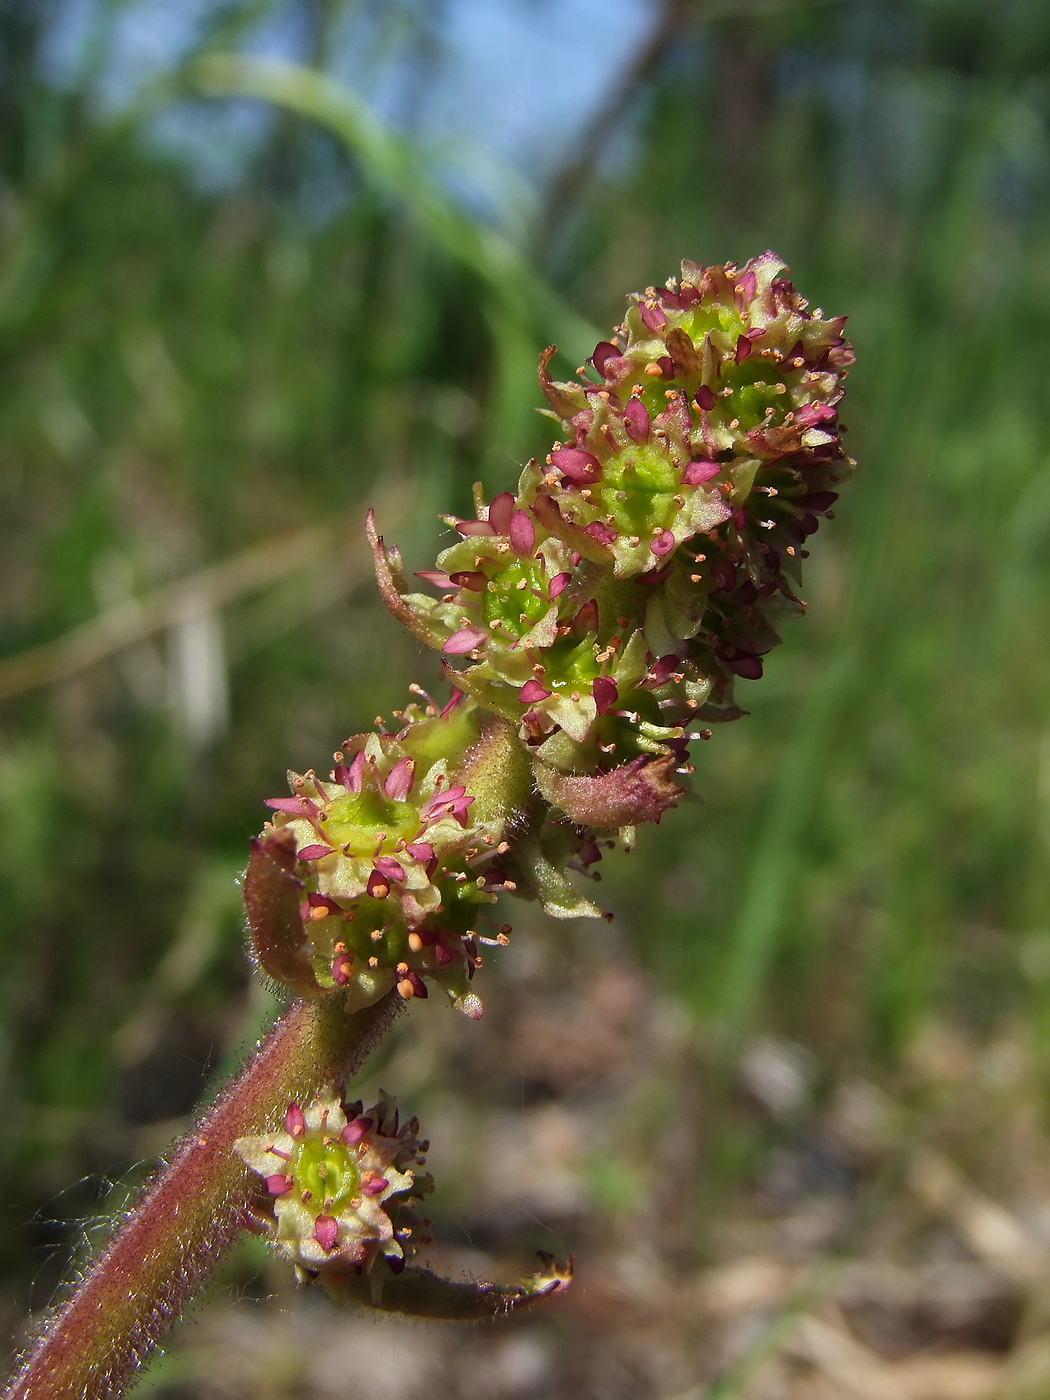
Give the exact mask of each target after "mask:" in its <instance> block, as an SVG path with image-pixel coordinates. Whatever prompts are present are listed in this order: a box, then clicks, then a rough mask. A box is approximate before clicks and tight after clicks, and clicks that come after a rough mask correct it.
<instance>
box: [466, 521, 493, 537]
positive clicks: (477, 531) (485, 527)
mask: <svg viewBox="0 0 1050 1400" xmlns="http://www.w3.org/2000/svg"><path fill="white" fill-rule="evenodd" d="M456 529H457V530H458V531H459V533H460V534H461V535H494V534H495V533H496V531H495V529H494V528H493V527H492V526H491V525H490V524H489V522H488V521H487V520H457V521H456Z"/></svg>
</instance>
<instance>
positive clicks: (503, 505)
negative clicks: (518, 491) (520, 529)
mask: <svg viewBox="0 0 1050 1400" xmlns="http://www.w3.org/2000/svg"><path fill="white" fill-rule="evenodd" d="M513 512H514V497H513V495H512V494H511V492H509V491H501V492H500V493H499V495H498V496H493V498H492V504H491V505H490V506H489V524H490V525H491V526H493V528H494V529H495V531H496V534H497V535H505V534H506V533H507V527H508V526H509V525H510V517H511V515H512V514H513Z"/></svg>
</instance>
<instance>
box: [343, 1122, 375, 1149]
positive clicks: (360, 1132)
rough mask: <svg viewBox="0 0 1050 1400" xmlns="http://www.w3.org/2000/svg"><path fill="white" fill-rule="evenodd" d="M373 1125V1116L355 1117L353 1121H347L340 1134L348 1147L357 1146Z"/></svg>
mask: <svg viewBox="0 0 1050 1400" xmlns="http://www.w3.org/2000/svg"><path fill="white" fill-rule="evenodd" d="M371 1126H372V1120H371V1118H355V1119H353V1121H352V1122H350V1123H347V1125H346V1127H345V1128H344V1129H343V1131H342V1132H341V1133H340V1134H339V1136H340V1137H341V1138H342V1139H343V1141H344V1142H345V1143H346V1145H347V1147H356V1145H357V1144H358V1143H359V1142H360V1141H361V1139H362V1138H363V1137H364V1136H365V1134H366V1133H367V1132H368V1130H369V1128H371Z"/></svg>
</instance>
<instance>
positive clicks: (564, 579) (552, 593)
mask: <svg viewBox="0 0 1050 1400" xmlns="http://www.w3.org/2000/svg"><path fill="white" fill-rule="evenodd" d="M571 580H572V574H555V575H554V577H553V578H552V579H551V581H550V585H549V587H548V588H547V596H548V597H550V598H557V597H558V595H559V594H561V593H563V592H564V591H565V585H566V584H567V583H569V582H570V581H571Z"/></svg>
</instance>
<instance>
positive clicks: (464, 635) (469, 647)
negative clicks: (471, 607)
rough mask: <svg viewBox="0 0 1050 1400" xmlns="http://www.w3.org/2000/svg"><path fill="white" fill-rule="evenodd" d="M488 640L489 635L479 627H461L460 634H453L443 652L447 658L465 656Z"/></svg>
mask: <svg viewBox="0 0 1050 1400" xmlns="http://www.w3.org/2000/svg"><path fill="white" fill-rule="evenodd" d="M487 639H488V633H487V632H482V631H481V630H480V629H479V628H477V627H461V628H460V630H459V631H458V632H453V634H452V636H451V637H449V639H448V641H447V642H446V643H445V644H444V646H443V647H442V648H441V650H442V651H443V652H444V653H445V655H446V656H465V655H466V653H467V652H469V651H473V650H474V649H475V648H476V647H479V646H481V644H482V643H483V642H484V641H486V640H487Z"/></svg>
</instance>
